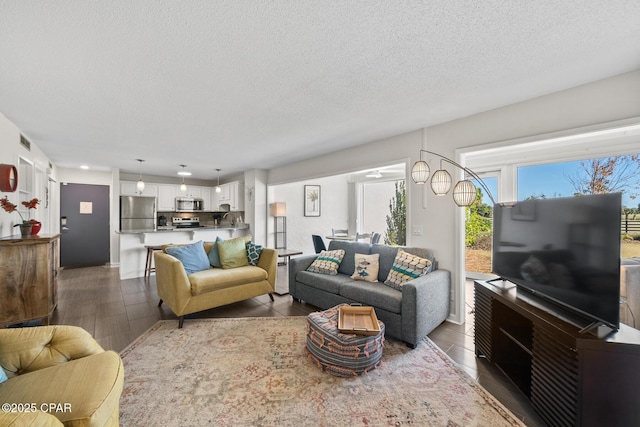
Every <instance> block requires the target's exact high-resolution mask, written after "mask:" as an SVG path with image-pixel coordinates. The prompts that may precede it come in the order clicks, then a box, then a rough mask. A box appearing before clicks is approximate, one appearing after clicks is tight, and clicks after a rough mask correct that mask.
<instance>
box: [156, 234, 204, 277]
mask: <svg viewBox="0 0 640 427" xmlns="http://www.w3.org/2000/svg"><path fill="white" fill-rule="evenodd" d="M166 252H167V253H168V254H169V255H171V256H174V257H176V258H178V259H179V260H180V262H182V265H184V271H186V272H187V274H191V273H196V272H198V271H202V270H208V269H209V258H207V252H206V251H205V250H204V243H203V242H202V240H200V241H198V242H196V243H193V244H190V245H181V246H173V247H170V248H167V249H166Z"/></svg>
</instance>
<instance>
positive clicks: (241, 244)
mask: <svg viewBox="0 0 640 427" xmlns="http://www.w3.org/2000/svg"><path fill="white" fill-rule="evenodd" d="M217 246H218V252H219V253H220V264H222V268H225V269H227V268H237V267H243V266H245V265H249V260H248V259H247V247H246V242H245V239H244V238H243V237H238V238H235V239H231V240H225V241H224V242H218V244H217Z"/></svg>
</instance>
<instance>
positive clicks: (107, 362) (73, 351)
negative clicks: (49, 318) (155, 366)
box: [0, 325, 124, 427]
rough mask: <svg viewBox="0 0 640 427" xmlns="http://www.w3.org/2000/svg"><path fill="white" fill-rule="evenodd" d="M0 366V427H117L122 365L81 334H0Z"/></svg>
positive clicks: (48, 329)
mask: <svg viewBox="0 0 640 427" xmlns="http://www.w3.org/2000/svg"><path fill="white" fill-rule="evenodd" d="M0 365H1V367H2V369H3V370H4V372H5V373H6V375H7V377H8V380H7V381H5V382H3V383H2V384H0V403H1V404H3V407H2V411H0V425H15V426H27V425H33V426H36V425H37V426H40V425H51V426H54V425H65V426H74V427H75V426H117V425H118V420H119V410H120V406H119V405H120V395H121V394H122V387H123V383H124V367H123V365H122V360H121V359H120V356H119V355H118V353H115V352H113V351H104V350H103V349H102V347H100V345H99V344H98V343H97V342H96V341H95V340H94V339H93V337H92V336H91V335H90V334H89V333H88V332H87V331H85V330H84V329H82V328H79V327H75V326H59V325H58V326H41V327H34V328H10V329H0Z"/></svg>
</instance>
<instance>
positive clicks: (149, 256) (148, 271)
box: [144, 245, 162, 279]
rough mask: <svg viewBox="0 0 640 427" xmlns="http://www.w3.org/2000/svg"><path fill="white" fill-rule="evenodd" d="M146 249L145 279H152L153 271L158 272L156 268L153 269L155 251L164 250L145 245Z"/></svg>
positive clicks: (160, 247) (155, 246)
mask: <svg viewBox="0 0 640 427" xmlns="http://www.w3.org/2000/svg"><path fill="white" fill-rule="evenodd" d="M145 248H147V262H146V264H145V266H144V277H145V279H146V278H147V277H151V272H152V271H156V268H155V267H152V266H151V265H152V263H153V253H154V252H155V251H161V250H162V246H158V245H145Z"/></svg>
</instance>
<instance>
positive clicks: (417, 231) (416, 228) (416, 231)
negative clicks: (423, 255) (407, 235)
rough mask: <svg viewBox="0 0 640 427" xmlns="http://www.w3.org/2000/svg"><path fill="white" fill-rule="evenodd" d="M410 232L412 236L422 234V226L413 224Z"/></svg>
mask: <svg viewBox="0 0 640 427" xmlns="http://www.w3.org/2000/svg"><path fill="white" fill-rule="evenodd" d="M411 234H413V235H414V236H422V226H421V225H414V226H413V228H412V231H411Z"/></svg>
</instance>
